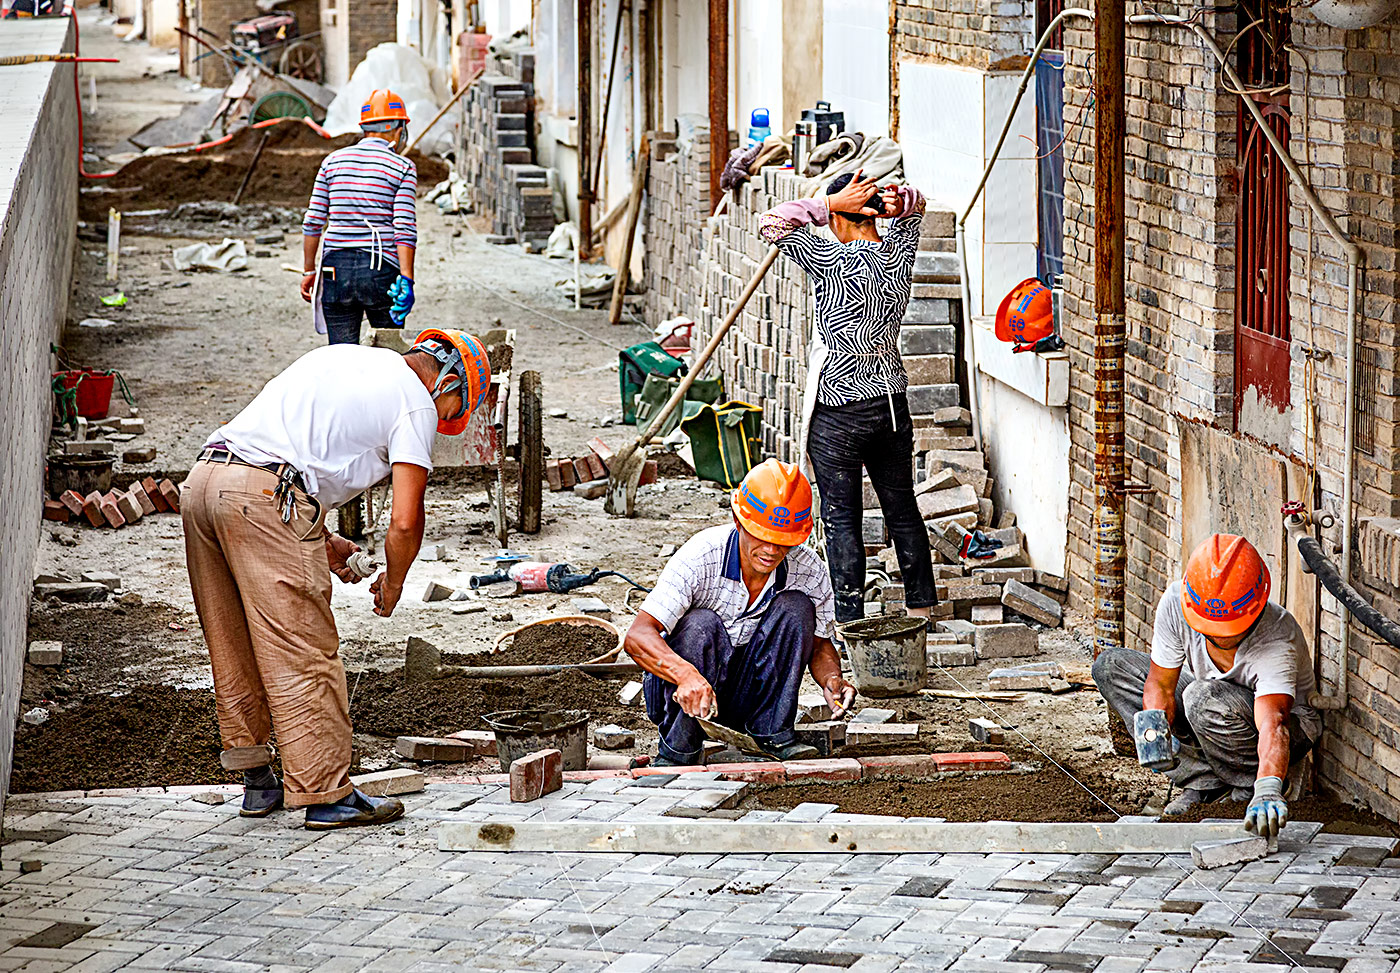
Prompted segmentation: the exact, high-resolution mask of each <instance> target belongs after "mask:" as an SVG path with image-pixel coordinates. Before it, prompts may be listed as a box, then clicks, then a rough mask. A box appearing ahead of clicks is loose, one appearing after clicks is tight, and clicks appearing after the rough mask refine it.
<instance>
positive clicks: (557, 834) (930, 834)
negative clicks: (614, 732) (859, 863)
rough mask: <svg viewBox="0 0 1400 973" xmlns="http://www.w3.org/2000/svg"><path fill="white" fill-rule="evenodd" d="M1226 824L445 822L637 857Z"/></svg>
mask: <svg viewBox="0 0 1400 973" xmlns="http://www.w3.org/2000/svg"><path fill="white" fill-rule="evenodd" d="M1242 834H1244V831H1243V830H1242V828H1241V827H1240V825H1239V824H1237V823H1233V822H1232V823H1230V824H1143V823H1122V824H1117V823H1108V824H1092V823H1015V822H980V821H976V822H968V823H935V822H916V821H897V820H892V821H891V822H890V823H889V824H869V823H860V824H833V825H830V826H826V827H823V826H822V825H821V824H820V823H817V824H802V823H797V822H783V821H775V822H760V821H753V822H746V821H742V820H741V821H677V822H661V821H643V822H637V823H635V824H618V823H617V822H607V821H556V822H545V821H514V822H509V821H487V822H484V823H483V822H447V823H444V824H443V825H442V826H441V827H440V828H439V829H438V848H439V849H440V850H442V851H563V852H621V853H627V854H634V855H681V854H705V855H747V854H773V853H776V852H785V853H794V852H802V853H836V854H849V853H851V852H853V851H860V852H867V853H869V854H881V855H888V854H905V853H913V854H917V853H928V852H938V853H963V854H978V855H990V854H1002V853H1009V852H1015V853H1019V854H1035V855H1075V854H1104V855H1161V854H1188V853H1190V851H1191V846H1192V845H1193V844H1195V843H1196V842H1198V841H1218V840H1220V839H1222V838H1238V837H1240V836H1241V835H1242Z"/></svg>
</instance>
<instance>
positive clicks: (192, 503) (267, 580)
mask: <svg viewBox="0 0 1400 973" xmlns="http://www.w3.org/2000/svg"><path fill="white" fill-rule="evenodd" d="M276 485H277V477H276V476H274V475H273V474H272V473H270V472H268V471H267V470H260V469H256V468H254V467H251V466H243V465H241V464H224V463H218V462H209V461H202V462H199V463H196V464H195V467H194V469H193V470H192V471H191V472H190V475H189V478H188V479H187V480H186V481H185V483H184V485H183V486H182V487H181V499H180V511H181V516H182V518H183V519H184V524H185V560H186V562H187V564H188V566H189V572H190V587H191V588H192V589H193V590H194V604H195V609H196V610H197V611H198V612H199V623H200V625H202V626H203V628H204V641H205V644H206V645H207V646H208V647H209V661H210V663H211V664H212V665H213V669H214V695H215V697H216V699H217V703H218V715H219V735H220V736H221V737H222V738H223V745H224V755H223V763H224V766H225V767H229V768H231V769H249V768H252V767H257V766H262V765H264V764H266V763H268V762H269V760H270V757H271V749H270V744H271V741H272V733H273V731H274V730H276V733H277V745H278V747H279V749H280V750H281V752H282V772H283V776H284V785H285V789H286V798H285V800H286V804H287V806H288V807H303V806H305V805H308V804H326V803H330V802H334V801H338V800H340V799H341V798H342V797H345V796H346V795H347V794H349V793H350V791H351V786H350V748H351V742H352V740H351V733H350V706H349V701H348V697H347V694H346V689H345V667H344V665H343V664H342V663H341V660H340V639H339V636H338V635H337V634H336V630H335V617H334V616H333V615H332V614H331V575H330V565H329V564H328V563H327V561H326V545H325V538H324V535H323V533H322V523H323V521H324V512H323V511H322V510H321V508H320V505H319V504H317V503H316V502H315V501H314V500H311V499H310V498H309V497H307V496H306V494H304V493H301V492H300V491H297V493H296V508H295V512H294V513H293V515H292V519H291V522H290V523H283V522H282V517H281V514H280V512H279V511H278V509H277V506H276V504H275V503H274V501H273V498H272V491H273V489H274V488H275V487H276ZM259 751H262V752H265V753H266V754H267V757H268V759H262V753H260V752H259Z"/></svg>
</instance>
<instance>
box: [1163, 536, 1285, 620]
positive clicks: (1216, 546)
mask: <svg viewBox="0 0 1400 973" xmlns="http://www.w3.org/2000/svg"><path fill="white" fill-rule="evenodd" d="M1269 586H1270V579H1269V568H1268V565H1266V564H1265V563H1264V559H1263V558H1262V557H1260V556H1259V551H1258V550H1257V549H1256V548H1255V546H1254V545H1253V544H1251V543H1250V542H1249V541H1247V540H1245V539H1244V538H1243V537H1238V536H1236V535H1235V534H1212V535H1210V536H1209V537H1207V538H1206V539H1205V540H1204V541H1202V542H1201V543H1200V544H1199V545H1197V547H1196V549H1195V550H1194V551H1192V552H1191V558H1190V559H1189V560H1188V561H1187V562H1186V577H1185V578H1184V579H1183V580H1182V582H1181V610H1182V613H1183V614H1185V616H1186V624H1187V625H1190V626H1191V627H1192V628H1194V629H1195V630H1196V631H1198V632H1200V633H1201V634H1202V635H1209V636H1214V637H1217V638H1227V637H1229V636H1232V635H1243V634H1244V633H1245V632H1247V631H1249V627H1250V626H1251V625H1253V624H1254V622H1255V620H1256V619H1257V618H1258V617H1259V615H1260V613H1261V612H1263V610H1264V606H1265V605H1266V604H1267V603H1268V601H1269Z"/></svg>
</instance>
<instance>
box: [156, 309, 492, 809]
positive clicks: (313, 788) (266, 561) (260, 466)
mask: <svg viewBox="0 0 1400 973" xmlns="http://www.w3.org/2000/svg"><path fill="white" fill-rule="evenodd" d="M490 384H491V369H490V365H489V364H488V362H487V358H486V350H485V348H484V347H483V346H482V344H481V342H480V341H478V340H477V339H476V338H473V337H472V336H471V335H469V334H465V333H463V332H461V331H444V330H440V329H437V328H429V329H427V330H426V331H423V332H421V333H420V334H419V335H418V340H417V341H416V342H415V344H414V345H413V347H412V348H411V349H410V350H409V351H408V352H407V353H406V354H403V355H399V354H398V353H396V352H394V351H391V350H389V349H387V348H366V347H362V346H360V345H355V344H335V345H329V346H326V347H323V348H318V349H316V350H315V351H311V352H308V353H307V354H305V355H303V356H302V357H301V358H299V359H297V360H296V361H295V362H293V363H292V365H291V366H290V367H288V368H287V369H286V371H284V372H282V374H280V375H278V376H277V377H276V378H274V379H272V380H271V381H270V382H268V383H267V385H265V386H264V387H263V390H262V391H261V392H259V393H258V395H257V397H256V398H254V399H253V401H252V402H251V403H249V404H248V406H247V407H246V408H245V409H244V410H243V411H242V412H240V413H239V414H238V415H237V416H235V417H234V418H233V419H232V420H231V421H230V422H229V423H227V424H226V425H224V426H222V427H220V428H219V429H217V430H216V431H215V432H214V433H213V434H212V435H211V436H210V437H209V439H208V441H207V442H206V443H205V447H204V451H203V452H202V453H201V454H200V457H199V461H198V462H197V463H196V464H195V467H194V469H193V470H191V471H190V475H189V478H188V479H187V480H186V481H185V483H184V485H183V487H182V496H181V500H180V512H181V516H182V517H183V519H184V527H185V558H186V561H187V563H188V565H189V572H190V587H191V588H192V589H193V590H194V604H195V610H196V611H198V613H199V623H200V625H201V626H203V628H204V640H205V642H206V644H207V645H208V647H209V661H210V663H211V664H212V666H213V669H214V696H215V699H216V701H217V710H218V717H219V736H220V737H221V738H222V740H223V746H224V751H223V754H222V757H221V762H222V764H223V765H224V767H225V768H226V769H228V770H241V771H243V785H244V786H243V809H242V813H243V814H244V815H245V816H249V817H261V816H263V815H266V814H270V813H272V812H273V811H275V810H277V809H278V808H279V807H282V806H283V804H284V803H285V804H286V805H287V806H288V807H304V808H306V826H307V827H308V828H312V829H328V828H342V827H346V826H347V825H355V824H379V823H382V822H385V821H392V820H394V819H395V818H398V817H400V816H401V815H402V814H403V804H402V803H401V802H399V801H398V800H396V799H395V798H373V797H369V796H367V795H365V794H362V793H361V792H360V791H359V790H357V789H355V787H354V786H353V785H352V784H351V783H350V747H351V742H352V741H351V734H350V708H349V703H348V700H347V698H346V692H345V667H344V665H343V664H342V662H341V659H340V642H339V638H338V636H337V634H336V629H335V618H334V616H333V615H332V614H331V572H332V571H334V572H335V573H336V575H337V576H338V577H339V578H340V579H341V580H342V581H349V582H355V581H358V580H359V575H358V574H357V573H356V572H354V571H353V569H351V568H350V567H349V566H348V565H347V563H346V561H347V559H348V558H349V557H350V556H351V555H352V554H354V553H355V552H356V551H358V550H359V548H358V547H356V546H355V545H354V544H352V543H351V542H350V541H348V540H346V539H345V538H343V537H339V536H337V535H335V534H332V533H331V532H330V531H328V530H327V529H326V527H325V519H326V514H327V512H328V511H329V510H331V509H332V508H334V507H337V506H339V505H340V504H343V503H345V502H346V501H348V500H350V499H351V498H353V497H355V496H357V495H358V494H360V493H361V492H363V491H364V490H366V489H368V488H369V487H371V486H373V485H374V484H376V483H378V482H379V481H380V480H382V479H384V478H385V477H389V476H391V477H392V482H393V487H394V502H393V507H392V510H391V511H390V516H389V529H388V531H387V533H386V535H385V539H384V552H385V555H386V558H387V562H388V563H387V564H386V566H385V570H384V572H383V573H382V574H380V575H379V577H378V578H377V579H376V580H375V581H374V583H373V584H372V585H370V591H371V592H372V593H373V594H374V611H375V613H376V614H378V615H382V616H385V617H388V616H389V615H390V614H392V613H393V611H394V606H395V605H396V604H397V603H398V600H399V597H400V595H401V594H402V593H403V580H404V575H405V574H407V573H408V568H409V565H410V564H412V563H413V559H414V558H415V557H416V556H417V555H418V548H419V545H421V544H422V541H423V516H424V514H423V492H424V490H425V488H426V487H427V484H428V473H429V471H431V470H432V466H433V464H432V459H431V456H432V449H433V434H434V433H435V432H443V433H446V434H448V435H455V434H456V433H460V432H461V431H462V430H463V429H464V428H465V427H466V425H467V420H468V419H470V418H471V414H472V412H473V410H475V409H476V408H477V407H479V406H480V404H481V402H482V400H483V399H484V398H485V396H486V391H487V389H488V387H489V386H490ZM274 731H275V732H276V734H277V745H278V747H279V748H280V749H281V752H282V772H283V775H284V777H285V783H284V781H282V780H279V779H278V777H277V775H276V774H275V773H273V771H272V767H271V764H272V760H273V749H272V734H273V732H274Z"/></svg>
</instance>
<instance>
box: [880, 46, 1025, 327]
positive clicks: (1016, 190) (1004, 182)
mask: <svg viewBox="0 0 1400 973" xmlns="http://www.w3.org/2000/svg"><path fill="white" fill-rule="evenodd" d="M1019 81H1020V75H1019V74H992V73H988V72H985V71H979V70H976V69H973V68H964V67H958V66H956V65H951V64H926V63H920V62H917V61H904V62H902V63H901V64H900V66H899V97H900V112H899V119H900V121H899V128H900V132H899V134H900V142H901V143H902V144H903V145H904V168H905V173H906V175H907V176H908V178H909V181H910V182H912V183H913V184H914V185H916V186H918V187H919V188H920V189H922V190H923V191H924V192H925V193H926V194H927V195H928V196H929V198H930V199H932V200H936V201H937V202H939V203H940V204H942V205H944V206H948V207H950V208H952V209H954V210H955V211H957V212H958V214H959V215H961V213H962V211H963V210H964V209H965V208H966V207H967V201H968V200H969V199H970V198H971V197H972V193H973V191H974V190H975V189H976V188H977V183H978V180H980V179H981V178H982V171H983V169H984V168H985V167H986V164H987V160H988V159H989V158H990V157H991V153H992V150H993V148H995V146H996V140H997V137H998V136H999V135H1000V134H1001V126H1002V125H1003V124H1004V123H1005V119H1006V112H1007V110H1008V109H1009V108H1010V106H1011V101H1012V99H1013V97H1014V96H1015V92H1016V87H1017V84H1018V83H1019ZM1032 84H1034V81H1032ZM1034 94H1035V93H1034V89H1033V88H1032V87H1028V88H1027V90H1026V94H1025V95H1024V97H1023V98H1022V100H1021V105H1020V107H1019V108H1018V110H1017V112H1016V117H1015V119H1014V121H1013V123H1012V126H1011V130H1010V132H1009V133H1008V134H1007V138H1006V143H1005V145H1003V147H1002V151H1001V155H1000V156H999V158H998V162H997V165H996V167H995V168H994V169H993V170H992V173H991V176H990V177H989V178H988V180H987V188H986V190H985V191H984V192H983V194H982V196H981V198H980V199H979V201H978V204H977V206H976V207H975V208H974V209H973V211H972V215H971V216H970V217H969V218H968V221H967V258H968V276H969V278H970V285H971V289H972V303H973V308H972V313H973V314H991V313H993V312H995V311H996V307H997V304H998V303H999V302H1000V301H1001V298H1002V297H1003V296H1004V295H1005V294H1006V292H1007V291H1009V290H1010V289H1011V288H1012V287H1013V286H1014V285H1015V284H1016V282H1017V281H1020V280H1024V279H1025V278H1026V277H1030V276H1032V275H1033V274H1034V273H1035V247H1036V235H1037V231H1036V193H1037V188H1036V172H1035V156H1036V154H1037V148H1036V146H1035V143H1034V142H1033V141H1031V139H1032V138H1033V137H1034V135H1035V97H1034ZM1023 135H1024V136H1027V137H1026V138H1022V136H1023Z"/></svg>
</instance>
